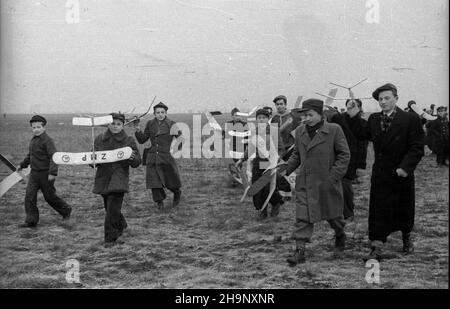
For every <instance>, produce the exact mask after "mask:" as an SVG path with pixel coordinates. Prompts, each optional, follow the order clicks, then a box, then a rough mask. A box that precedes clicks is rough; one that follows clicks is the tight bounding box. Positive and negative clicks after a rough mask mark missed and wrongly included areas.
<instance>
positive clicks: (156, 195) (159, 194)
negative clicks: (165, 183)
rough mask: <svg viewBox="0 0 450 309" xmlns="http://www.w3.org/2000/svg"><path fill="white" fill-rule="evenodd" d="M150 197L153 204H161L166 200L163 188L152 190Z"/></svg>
mask: <svg viewBox="0 0 450 309" xmlns="http://www.w3.org/2000/svg"><path fill="white" fill-rule="evenodd" d="M152 196H153V201H154V202H162V201H164V200H165V199H166V191H164V188H153V189H152Z"/></svg>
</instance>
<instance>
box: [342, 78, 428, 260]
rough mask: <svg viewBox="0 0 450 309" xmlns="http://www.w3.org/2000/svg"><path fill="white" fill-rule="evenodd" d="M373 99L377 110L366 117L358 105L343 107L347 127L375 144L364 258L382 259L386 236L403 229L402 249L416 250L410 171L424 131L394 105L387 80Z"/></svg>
mask: <svg viewBox="0 0 450 309" xmlns="http://www.w3.org/2000/svg"><path fill="white" fill-rule="evenodd" d="M372 97H373V98H374V99H375V100H377V101H378V103H379V105H380V108H381V110H382V111H381V112H378V113H373V114H371V115H370V116H369V119H368V120H367V121H365V120H364V119H362V118H361V117H360V116H359V110H358V108H353V109H352V108H350V109H348V110H347V113H348V115H349V116H350V117H351V118H352V119H351V120H350V122H349V124H350V128H351V130H352V131H353V133H354V134H355V136H358V138H360V139H369V140H371V141H372V142H373V148H374V152H375V162H374V164H373V167H372V178H371V188H370V202H369V240H370V241H371V252H370V253H369V255H368V256H367V257H366V259H377V260H380V259H382V258H383V257H386V258H387V256H386V255H384V254H382V248H383V244H384V243H385V242H386V240H387V237H388V236H389V235H390V234H391V233H393V232H395V231H401V232H402V236H403V251H404V252H405V253H410V252H412V251H413V249H414V245H413V243H412V241H411V231H412V229H413V226H414V211H415V188H414V170H415V168H416V166H417V164H419V162H420V160H421V159H422V156H423V155H424V133H423V130H422V126H421V121H420V118H419V116H418V115H417V114H415V113H407V112H405V111H403V110H402V109H401V108H398V107H397V101H398V94H397V87H395V86H394V85H393V84H385V85H383V86H381V87H379V88H377V89H376V90H375V91H374V92H373V94H372Z"/></svg>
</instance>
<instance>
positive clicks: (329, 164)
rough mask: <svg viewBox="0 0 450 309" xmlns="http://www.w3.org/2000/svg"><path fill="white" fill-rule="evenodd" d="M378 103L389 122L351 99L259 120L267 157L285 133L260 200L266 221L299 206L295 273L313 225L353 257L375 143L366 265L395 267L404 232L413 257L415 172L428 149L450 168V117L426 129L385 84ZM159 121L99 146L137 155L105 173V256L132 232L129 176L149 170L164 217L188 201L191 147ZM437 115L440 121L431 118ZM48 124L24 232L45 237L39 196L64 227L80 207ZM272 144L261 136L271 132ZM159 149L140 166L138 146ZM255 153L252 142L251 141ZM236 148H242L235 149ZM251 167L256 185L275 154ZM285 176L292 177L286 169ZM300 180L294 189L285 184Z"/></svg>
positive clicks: (101, 173) (35, 128)
mask: <svg viewBox="0 0 450 309" xmlns="http://www.w3.org/2000/svg"><path fill="white" fill-rule="evenodd" d="M372 97H373V98H374V99H375V100H376V101H378V103H379V107H380V108H381V112H377V113H372V114H371V115H370V116H369V117H368V118H367V117H365V116H364V113H363V110H362V102H361V100H359V99H353V98H352V99H348V100H347V101H346V108H345V110H344V111H341V112H340V111H339V110H336V109H335V108H332V107H329V106H325V105H324V102H323V101H321V100H319V99H308V100H305V101H304V102H303V103H302V106H301V107H299V108H294V109H292V110H289V109H288V108H287V106H288V102H287V98H286V97H285V96H283V95H280V96H277V97H275V98H274V99H273V103H274V106H275V109H272V108H271V107H269V106H266V107H264V108H261V109H258V110H257V111H256V123H257V124H258V126H257V130H256V132H252V134H253V135H257V136H259V135H261V136H264V138H265V139H266V140H265V142H266V146H267V147H266V148H269V147H270V145H271V142H272V141H271V138H272V135H271V134H270V131H271V130H272V129H273V128H275V127H276V128H277V132H278V134H279V138H278V142H277V143H276V155H277V159H278V160H279V165H278V169H279V174H278V175H277V177H276V188H275V190H274V192H273V193H272V192H270V190H271V189H270V188H271V186H270V184H269V183H268V184H267V185H266V186H264V187H263V188H262V189H261V190H260V191H259V192H258V193H257V194H255V195H254V196H253V204H254V207H255V209H257V210H260V211H259V219H262V220H264V219H265V218H267V217H268V216H269V213H268V210H267V207H265V208H264V209H262V208H263V207H262V206H263V204H265V201H266V199H267V198H268V197H269V195H271V196H270V205H271V212H270V216H272V217H276V216H277V215H278V214H279V212H280V209H281V207H282V205H283V204H284V203H285V202H286V200H289V199H286V198H285V197H286V196H287V197H291V196H292V197H294V202H295V210H296V211H295V213H296V214H295V222H294V227H293V232H292V239H293V240H295V244H296V249H295V251H294V252H293V253H292V255H291V256H290V257H289V258H288V259H287V262H288V263H289V264H290V265H296V264H299V263H303V262H305V260H306V250H307V243H308V242H310V241H311V236H312V234H313V229H314V224H316V223H318V222H320V221H327V222H328V223H329V224H330V226H331V228H332V229H333V230H334V233H335V246H334V247H335V251H336V253H337V254H339V253H342V252H343V250H345V246H346V240H347V236H346V233H345V226H346V224H347V223H348V222H349V221H351V220H352V219H353V217H354V209H355V205H354V201H353V199H354V191H353V184H354V182H355V180H356V179H357V175H358V173H357V170H358V169H365V168H366V156H367V147H368V142H369V141H370V142H372V144H373V150H374V164H373V167H372V175H371V190H370V199H369V216H368V223H369V225H368V229H369V231H368V234H369V240H370V247H371V252H370V253H369V254H368V255H367V256H366V259H377V260H381V259H383V258H385V257H386V255H385V253H384V251H383V246H384V243H385V242H386V241H387V238H388V236H389V235H390V234H391V233H393V232H395V231H401V232H402V239H403V252H404V253H406V254H409V253H411V252H413V251H414V244H413V241H412V237H411V232H412V229H413V226H414V212H415V180H414V170H415V168H416V166H417V164H418V163H419V162H420V160H421V158H422V156H423V155H424V147H425V145H427V146H428V147H429V148H430V149H431V150H432V151H433V152H434V153H436V155H437V163H438V164H439V165H447V166H448V118H447V109H446V108H445V107H438V108H437V114H436V116H437V118H436V120H433V121H423V119H421V117H420V116H419V115H418V114H416V113H415V112H414V111H413V110H407V111H405V110H403V109H401V108H399V107H398V106H397V102H398V99H399V94H398V90H397V88H396V86H394V85H393V84H385V85H383V86H381V87H379V88H377V89H375V90H374V92H373V93H372ZM153 109H154V116H155V117H154V118H153V119H152V120H150V121H148V122H147V123H146V125H145V129H144V130H143V131H142V130H140V128H139V125H134V126H133V128H134V138H133V137H132V136H128V135H127V133H126V132H125V131H124V124H125V116H124V115H123V114H120V113H112V114H111V115H112V118H113V122H112V123H111V124H109V125H108V128H107V129H106V130H105V132H103V133H102V134H100V135H98V136H97V137H96V138H95V143H94V145H95V150H96V151H100V150H112V149H117V148H120V147H126V146H128V147H131V148H132V150H133V151H132V155H131V157H130V158H129V159H127V160H124V161H118V162H113V163H104V164H99V165H97V168H96V176H95V182H94V189H93V192H94V193H95V194H99V195H101V196H102V198H103V201H104V208H105V223H104V240H105V245H106V246H113V245H115V244H116V243H117V242H118V240H119V237H120V236H121V235H122V232H123V230H124V229H126V228H127V222H126V220H125V218H124V216H123V215H122V213H121V207H122V203H123V197H124V194H125V193H127V192H128V191H129V169H130V167H131V168H136V167H138V166H139V165H140V164H141V163H142V164H144V165H146V187H147V189H150V190H151V192H152V197H153V201H154V202H155V206H156V207H157V208H158V209H163V208H164V207H165V206H164V200H165V199H166V190H169V191H171V192H172V193H173V202H172V207H177V206H178V205H179V204H180V200H181V179H180V174H179V171H178V167H177V164H176V161H175V159H174V158H173V156H172V152H171V150H172V149H171V147H172V145H173V144H174V141H175V140H177V139H180V138H182V132H181V131H180V130H178V128H177V124H176V123H175V122H174V121H173V120H171V119H169V118H168V117H167V111H168V107H167V106H166V105H165V104H164V103H159V104H157V105H156V106H154V108H153ZM237 112H239V110H238V109H236V108H235V109H233V110H232V112H231V115H232V120H231V121H230V123H231V124H240V125H241V127H243V126H244V127H245V125H246V122H245V121H244V120H242V119H240V117H239V116H237ZM431 114H433V112H431ZM46 123H47V121H46V119H45V118H44V117H42V116H38V115H35V116H33V117H32V118H31V120H30V125H31V129H32V132H33V138H32V139H31V142H30V146H29V153H28V155H27V156H26V158H25V159H24V160H23V161H22V162H21V163H20V165H19V167H18V168H19V169H22V168H25V167H27V166H28V165H30V166H31V174H30V181H29V182H28V184H27V189H26V195H25V212H26V218H25V222H24V223H23V224H21V225H19V226H20V227H26V228H31V227H36V226H37V224H38V221H39V211H38V208H37V206H36V197H37V193H38V190H42V192H43V194H44V197H45V200H46V201H47V202H48V203H49V204H50V206H51V207H53V208H54V209H55V210H56V211H57V212H58V213H59V214H60V215H61V216H62V218H63V219H64V220H68V219H69V218H70V214H71V211H72V209H71V207H70V206H69V205H68V204H67V203H66V202H65V201H64V200H62V199H61V198H60V197H58V196H57V194H56V190H55V186H54V183H55V176H56V175H57V172H58V166H57V165H56V164H55V163H54V162H53V161H52V159H51V158H52V155H53V154H54V153H55V152H56V147H55V145H54V143H53V140H52V139H51V138H50V137H49V136H48V135H47V134H46V132H45V131H46V130H45V127H46ZM261 130H262V131H264V134H261V133H262V131H261ZM148 140H150V142H151V146H150V147H149V148H148V149H146V151H145V152H144V154H143V158H141V154H140V153H139V151H138V148H137V143H136V141H137V142H138V143H141V144H143V143H146V142H147V141H148ZM246 142H247V144H248V143H250V142H251V139H250V138H248V139H247V141H246ZM232 148H236V141H235V140H232ZM244 149H245V151H244V154H243V156H242V158H240V159H235V160H234V164H235V165H236V167H237V168H239V169H240V168H242V165H243V163H244V162H245V161H247V160H249V158H250V157H251V158H252V159H251V164H252V168H251V170H252V173H251V175H252V176H251V183H255V182H256V181H257V180H258V179H259V178H260V177H262V175H263V174H264V172H265V170H266V169H267V164H266V163H267V162H268V161H269V160H270V159H271V158H269V157H268V153H269V152H264V151H260V148H259V147H256V148H255V153H250V149H251V148H250V147H245V148H244ZM281 167H283V168H281ZM292 173H295V174H296V175H297V176H296V182H295V186H294V187H292V186H291V185H290V184H289V182H288V181H287V180H286V177H284V176H288V175H291V174H292Z"/></svg>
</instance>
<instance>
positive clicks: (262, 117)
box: [236, 108, 284, 219]
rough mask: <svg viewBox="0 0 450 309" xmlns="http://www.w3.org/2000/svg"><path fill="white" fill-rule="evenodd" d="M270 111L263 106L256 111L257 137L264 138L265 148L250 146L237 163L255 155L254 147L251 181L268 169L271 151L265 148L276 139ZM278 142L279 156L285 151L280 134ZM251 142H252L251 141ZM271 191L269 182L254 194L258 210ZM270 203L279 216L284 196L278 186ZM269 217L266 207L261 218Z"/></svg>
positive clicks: (273, 214)
mask: <svg viewBox="0 0 450 309" xmlns="http://www.w3.org/2000/svg"><path fill="white" fill-rule="evenodd" d="M269 117H270V114H269V111H268V110H267V109H264V108H261V109H258V110H257V111H256V123H257V127H256V132H255V137H262V138H264V139H265V140H264V142H265V148H264V149H260V148H259V147H256V149H255V148H253V147H248V148H246V150H245V153H244V158H242V159H240V160H239V161H238V162H237V163H236V165H237V166H239V165H240V164H241V163H242V162H244V161H246V160H247V159H248V158H249V156H251V155H253V154H252V153H249V152H250V151H252V150H253V149H254V150H255V158H254V159H253V162H252V179H251V182H252V183H255V182H256V181H257V180H258V179H259V178H260V177H261V176H262V175H263V173H264V171H265V170H266V169H267V167H268V164H269V157H268V155H269V152H268V151H264V150H269V149H270V147H271V142H273V143H275V141H274V140H273V139H272V138H271V128H273V127H272V126H271V125H270V124H269ZM260 130H265V132H260ZM277 142H278V144H277V145H274V146H275V147H277V152H278V156H282V155H283V152H284V147H283V142H282V140H281V138H280V136H278V141H277ZM249 143H250V142H249ZM249 148H251V149H249ZM264 152H265V153H264ZM269 192H270V184H267V185H266V186H265V187H264V188H262V189H261V190H260V191H259V192H258V193H256V194H255V195H254V196H253V205H254V206H255V209H256V210H260V209H261V208H262V206H263V205H264V202H265V201H266V199H267V197H268V196H269ZM269 203H270V204H271V205H272V210H271V213H270V215H271V217H276V216H278V214H279V212H280V207H281V205H283V203H284V202H283V197H282V196H281V195H280V193H279V191H278V189H277V188H275V191H274V192H273V194H272V196H271V198H270V200H269ZM266 218H267V207H266V208H264V210H262V211H261V212H260V213H259V219H266Z"/></svg>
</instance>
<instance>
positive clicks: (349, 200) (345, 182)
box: [342, 178, 355, 219]
mask: <svg viewBox="0 0 450 309" xmlns="http://www.w3.org/2000/svg"><path fill="white" fill-rule="evenodd" d="M342 191H343V194H344V219H347V218H350V217H352V216H354V208H355V204H354V202H353V197H354V194H353V187H352V181H351V180H350V179H347V178H344V179H342Z"/></svg>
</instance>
